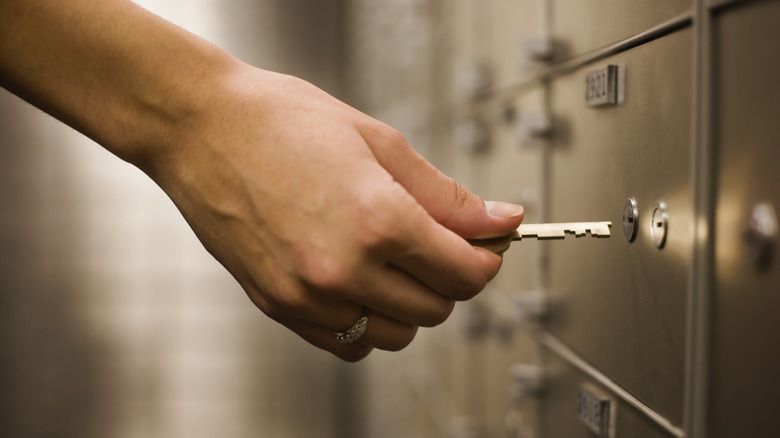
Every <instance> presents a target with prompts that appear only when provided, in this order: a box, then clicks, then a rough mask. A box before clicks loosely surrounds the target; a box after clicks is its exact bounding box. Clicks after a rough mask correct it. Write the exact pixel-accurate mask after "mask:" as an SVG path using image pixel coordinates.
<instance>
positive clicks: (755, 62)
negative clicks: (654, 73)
mask: <svg viewBox="0 0 780 438" xmlns="http://www.w3.org/2000/svg"><path fill="white" fill-rule="evenodd" d="M745 3H746V4H742V5H737V6H736V7H732V8H726V9H724V10H722V11H720V12H719V13H718V14H717V15H716V16H715V19H714V27H713V30H714V37H715V53H716V57H715V75H714V77H715V87H714V91H715V96H716V110H715V114H714V125H713V135H714V138H715V139H716V143H715V146H716V149H717V151H718V157H717V162H718V166H717V169H716V173H715V176H716V185H717V189H716V190H717V197H716V199H717V204H716V210H715V243H714V248H715V290H714V295H713V305H712V320H711V323H710V326H711V327H712V342H710V351H711V353H710V355H711V370H710V382H711V383H710V385H709V390H710V409H709V413H708V417H709V421H708V425H709V427H708V433H707V436H710V437H724V438H725V437H734V436H756V437H758V436H761V437H768V436H779V435H780V424H778V421H777V410H778V409H777V408H778V406H780V405H779V404H778V401H777V397H778V394H780V376H779V375H778V372H779V370H780V342H779V341H780V263H779V262H780V260H778V255H780V254H778V248H777V222H776V221H777V217H776V216H775V218H774V227H775V231H774V233H775V237H774V239H771V238H767V240H766V241H765V242H766V246H763V249H762V245H763V244H762V243H761V232H760V229H761V227H764V229H765V230H766V229H767V226H769V229H771V226H772V221H773V220H772V218H771V217H770V216H771V213H768V211H767V210H770V209H773V210H774V215H777V214H778V213H780V174H779V173H778V163H780V125H778V121H779V120H780V87H778V85H777V81H778V78H780V57H778V54H780V25H778V23H780V2H778V1H763V2H745ZM762 204H763V205H765V206H766V207H767V208H766V210H765V209H764V207H760V206H761V205H762ZM754 216H755V217H754ZM751 221H752V222H753V224H752V225H753V227H755V231H753V230H752V229H751ZM772 247H773V249H774V254H773V255H770V254H768V253H767V254H765V255H763V256H764V257H766V258H765V259H764V260H757V257H759V258H760V257H762V254H760V252H761V251H767V250H770V251H771V248H772Z"/></svg>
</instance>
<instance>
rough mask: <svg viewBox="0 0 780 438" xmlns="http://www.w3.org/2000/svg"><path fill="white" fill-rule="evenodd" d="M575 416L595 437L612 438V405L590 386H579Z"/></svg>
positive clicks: (585, 384) (605, 397)
mask: <svg viewBox="0 0 780 438" xmlns="http://www.w3.org/2000/svg"><path fill="white" fill-rule="evenodd" d="M577 415H578V416H579V418H580V420H581V421H582V422H583V423H585V425H586V426H588V428H589V429H590V430H592V431H593V432H595V433H596V436H599V437H601V438H614V436H615V434H614V425H615V412H614V403H613V402H612V400H611V399H610V398H609V397H607V396H606V394H604V393H603V392H601V391H600V390H598V388H596V387H595V386H593V385H592V384H589V383H583V384H582V385H580V392H579V397H578V402H577Z"/></svg>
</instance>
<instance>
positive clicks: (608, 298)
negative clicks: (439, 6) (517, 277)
mask: <svg viewBox="0 0 780 438" xmlns="http://www.w3.org/2000/svg"><path fill="white" fill-rule="evenodd" d="M691 39H692V34H691V32H690V30H689V29H685V30H682V31H678V32H676V33H673V34H670V35H667V36H665V37H663V38H660V39H658V40H654V41H651V42H649V43H647V44H644V45H642V46H639V47H636V48H635V49H632V50H630V51H628V52H623V53H620V54H618V55H615V56H613V57H611V58H609V59H606V60H604V61H603V62H599V63H597V64H592V65H586V66H584V67H582V68H580V69H578V70H576V71H574V72H572V73H571V74H568V75H566V76H563V77H560V78H558V79H556V80H554V81H553V82H552V83H551V89H550V92H551V95H550V102H551V113H552V114H553V115H554V119H555V120H554V127H553V129H554V134H553V135H554V137H553V141H552V145H551V148H552V152H551V153H552V160H551V166H550V181H549V199H548V200H547V202H549V218H548V219H549V220H550V221H552V222H569V221H590V220H610V221H612V222H613V224H614V225H613V233H612V237H610V238H609V239H580V240H577V239H566V240H564V241H553V242H547V244H548V245H549V250H550V260H549V274H548V275H549V285H550V286H549V294H550V299H551V306H552V314H551V315H550V322H549V330H550V331H551V332H552V333H554V334H555V335H556V336H558V337H559V338H561V339H562V340H563V341H564V342H565V343H566V344H568V345H569V346H570V347H571V348H572V349H573V350H574V351H576V352H577V353H578V354H580V355H582V356H583V357H584V358H585V359H586V360H587V361H589V362H591V363H593V364H594V365H595V366H596V367H598V368H599V369H601V370H602V372H604V374H606V375H607V376H608V377H609V378H611V379H613V380H615V381H616V382H618V383H619V384H620V385H621V386H623V387H625V388H626V389H627V390H628V391H629V392H631V393H632V394H634V395H635V396H637V397H638V398H639V399H640V400H642V401H643V402H644V403H646V404H648V405H649V406H650V407H652V408H653V409H655V410H657V411H658V412H659V413H661V414H662V415H664V416H666V417H668V418H669V420H670V421H671V422H672V423H674V424H677V425H680V424H682V402H683V376H684V340H685V314H686V289H687V282H688V277H687V273H688V267H689V265H690V254H691V241H692V236H691V231H690V230H691V224H692V215H691V199H692V196H691V193H690V164H689V163H690V157H689V155H690V152H689V144H690V138H691V136H690V126H691V123H690V113H691V109H690V108H691V92H690V86H689V85H690V81H691V69H690V65H691V63H690V59H691ZM607 64H617V65H620V66H622V67H623V68H624V69H625V76H626V77H625V100H624V102H623V103H622V104H619V105H615V106H608V107H600V108H591V107H588V106H587V105H586V103H585V90H584V87H585V77H586V75H587V74H588V73H589V72H591V71H593V70H598V69H600V68H602V67H604V65H607ZM628 197H633V198H635V199H636V201H637V205H638V211H639V217H638V224H639V228H638V234H637V236H636V239H635V240H634V241H633V242H629V241H628V240H627V239H626V238H625V237H624V235H623V230H622V214H623V208H624V204H625V201H626V199H627V198H628ZM659 200H662V201H665V203H666V205H667V209H668V234H667V236H666V242H665V246H664V247H663V248H662V249H659V248H657V247H656V245H655V244H654V242H653V239H652V238H651V229H652V228H651V216H652V212H653V209H654V206H655V204H656V201H659Z"/></svg>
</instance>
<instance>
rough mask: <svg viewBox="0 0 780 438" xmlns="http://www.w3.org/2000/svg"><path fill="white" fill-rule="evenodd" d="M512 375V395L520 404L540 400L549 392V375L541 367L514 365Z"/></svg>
mask: <svg viewBox="0 0 780 438" xmlns="http://www.w3.org/2000/svg"><path fill="white" fill-rule="evenodd" d="M510 374H511V377H512V393H513V396H514V399H515V401H516V402H518V403H522V402H524V401H529V400H534V399H538V398H540V397H542V396H544V394H545V392H546V391H547V375H546V373H545V371H544V368H542V367H541V366H539V365H533V364H514V365H512V368H511V370H510Z"/></svg>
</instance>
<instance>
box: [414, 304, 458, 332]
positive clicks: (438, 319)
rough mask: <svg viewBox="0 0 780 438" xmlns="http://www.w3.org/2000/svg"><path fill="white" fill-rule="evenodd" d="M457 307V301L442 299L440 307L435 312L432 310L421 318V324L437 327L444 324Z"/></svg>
mask: <svg viewBox="0 0 780 438" xmlns="http://www.w3.org/2000/svg"><path fill="white" fill-rule="evenodd" d="M454 308H455V301H452V300H442V303H441V304H440V305H439V307H438V309H436V311H435V312H430V313H429V314H427V315H424V316H423V317H422V318H421V321H420V326H422V327H436V326H437V325H439V324H442V323H443V322H444V321H446V320H447V318H449V317H450V315H451V314H452V310H453V309H454Z"/></svg>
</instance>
